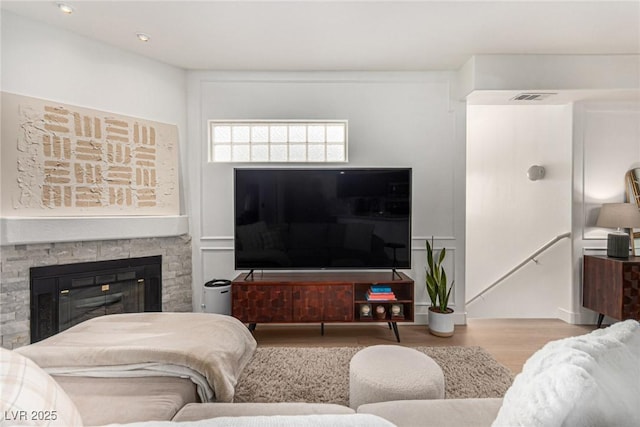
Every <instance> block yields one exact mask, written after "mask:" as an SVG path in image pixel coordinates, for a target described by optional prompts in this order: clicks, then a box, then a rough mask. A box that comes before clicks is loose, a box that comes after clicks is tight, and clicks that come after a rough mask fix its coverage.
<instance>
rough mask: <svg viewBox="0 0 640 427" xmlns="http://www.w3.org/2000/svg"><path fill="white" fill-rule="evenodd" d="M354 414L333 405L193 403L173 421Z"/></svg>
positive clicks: (299, 403) (302, 403)
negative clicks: (260, 416) (259, 416)
mask: <svg viewBox="0 0 640 427" xmlns="http://www.w3.org/2000/svg"><path fill="white" fill-rule="evenodd" d="M353 413H355V411H354V410H353V409H351V408H347V407H346V406H342V405H336V404H332V403H304V402H277V403H193V404H189V405H186V406H185V407H184V408H182V409H181V410H180V412H178V414H176V416H175V417H174V418H173V420H174V421H195V420H202V419H206V418H215V417H240V416H255V415H312V414H353Z"/></svg>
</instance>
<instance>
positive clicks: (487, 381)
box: [234, 347, 513, 405]
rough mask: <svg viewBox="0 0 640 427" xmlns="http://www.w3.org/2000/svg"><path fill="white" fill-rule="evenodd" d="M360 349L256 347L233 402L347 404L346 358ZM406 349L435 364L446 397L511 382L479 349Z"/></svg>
mask: <svg viewBox="0 0 640 427" xmlns="http://www.w3.org/2000/svg"><path fill="white" fill-rule="evenodd" d="M362 348H364V347H258V349H257V350H256V352H255V354H254V356H253V358H252V359H251V361H250V362H249V364H248V365H247V367H246V368H245V370H244V371H243V373H242V375H241V376H240V378H239V380H238V384H237V386H236V394H235V398H234V402H313V403H338V404H341V405H348V404H349V361H350V360H351V357H352V356H353V355H354V354H356V353H357V352H358V351H359V350H361V349H362ZM412 348H415V349H416V350H418V351H421V352H423V353H425V354H427V355H428V356H430V357H431V358H432V359H433V360H434V361H436V363H438V365H440V367H441V368H442V371H443V372H444V379H445V398H447V399H453V398H469V397H502V396H504V394H505V392H506V391H507V389H508V388H509V386H510V385H511V383H512V381H513V376H512V374H511V372H510V371H509V370H508V369H507V368H505V367H504V366H502V365H501V364H499V363H498V362H497V361H496V360H495V359H494V358H493V356H491V355H490V354H489V353H488V352H487V351H486V350H484V349H482V348H481V347H412ZM406 369H407V370H411V369H412V367H411V366H407V367H406ZM415 375H420V372H415Z"/></svg>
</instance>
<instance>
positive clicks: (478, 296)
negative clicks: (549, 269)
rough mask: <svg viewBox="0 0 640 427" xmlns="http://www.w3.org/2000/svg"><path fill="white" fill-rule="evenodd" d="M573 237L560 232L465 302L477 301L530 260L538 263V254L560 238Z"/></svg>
mask: <svg viewBox="0 0 640 427" xmlns="http://www.w3.org/2000/svg"><path fill="white" fill-rule="evenodd" d="M569 237H571V233H569V232H567V233H563V234H559V235H558V236H556V237H554V238H553V239H551V240H550V241H549V242H547V243H546V244H544V245H543V246H542V247H541V248H540V249H538V250H537V251H535V252H534V253H532V254H531V255H529V256H528V257H527V258H525V260H524V261H522V262H521V263H520V264H518V265H516V266H515V267H513V268H512V269H511V270H509V271H508V272H507V273H506V274H504V275H503V276H502V277H500V278H499V279H498V280H496V281H495V282H493V283H492V284H491V286H489V287H487V288H485V289H483V290H482V292H480V293H479V294H478V295H476V296H474V297H473V298H471V299H470V300H468V301H467V302H466V303H465V304H466V305H469V304H472V303H473V302H475V301H477V300H478V298H480V297H482V296H483V295H484V294H486V293H487V292H489V291H490V290H491V289H493V288H495V287H496V286H498V285H499V284H500V283H502V282H503V281H504V280H505V279H506V278H507V277H509V276H511V275H512V274H513V273H515V272H516V271H518V270H520V269H521V268H522V267H524V266H525V265H526V264H527V263H528V262H529V261H533V262H535V263H536V264H537V263H538V261H537V260H536V258H537V257H538V255H540V254H541V253H543V252H544V251H546V250H547V249H549V248H550V247H552V246H553V245H555V244H556V243H558V242H559V241H560V240H562V239H567V238H569Z"/></svg>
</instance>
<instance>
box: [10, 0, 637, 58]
mask: <svg viewBox="0 0 640 427" xmlns="http://www.w3.org/2000/svg"><path fill="white" fill-rule="evenodd" d="M67 3H68V4H70V5H71V6H73V8H74V9H75V12H74V13H73V14H71V15H64V14H62V13H61V12H60V11H59V10H58V8H57V7H56V5H55V4H56V2H55V1H25V0H21V1H5V0H3V1H2V2H1V7H2V9H3V10H8V11H11V12H14V13H16V14H18V15H22V16H24V17H27V18H30V19H33V20H37V21H41V22H45V23H47V24H50V25H54V26H56V27H60V28H64V29H67V30H69V31H73V32H75V33H78V34H81V35H84V36H86V37H90V38H92V39H97V40H101V41H103V42H105V43H109V44H111V45H114V46H118V47H120V48H122V49H126V50H128V51H132V52H135V53H138V54H140V55H144V56H147V57H150V58H155V59H157V60H160V61H162V62H165V63H168V64H172V65H175V66H178V67H181V68H185V69H203V70H204V69H207V70H291V71H303V70H318V71H323V70H397V71H403V70H457V69H458V68H460V67H461V66H462V65H463V64H464V63H465V62H466V61H467V60H468V59H469V58H470V57H471V56H472V55H474V54H640V0H634V1H629V0H627V1H611V0H600V1H591V2H583V1H575V0H573V1H565V2H558V1H542V0H538V1H468V2H465V1H453V0H450V1H428V0H421V1H420V0H414V1H374V0H357V1H350V2H347V1H337V0H333V1H319V0H299V1H279V2H277V1H269V0H260V1H245V0H235V1H229V0H227V1H150V0H145V1H91V0H83V1H69V2H67ZM136 32H145V33H148V34H149V35H150V36H151V41H149V42H147V43H142V42H140V41H139V40H138V39H137V38H136V37H135V33H136Z"/></svg>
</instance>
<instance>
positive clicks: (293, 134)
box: [209, 120, 347, 163]
mask: <svg viewBox="0 0 640 427" xmlns="http://www.w3.org/2000/svg"><path fill="white" fill-rule="evenodd" d="M209 161H210V162H216V163H221V162H222V163H228V162H233V163H237V162H243V163H244V162H247V163H265V162H274V163H277V162H299V163H341V162H342V163H344V162H346V161H347V121H346V120H331V121H246V120H224V121H222V120H209Z"/></svg>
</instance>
